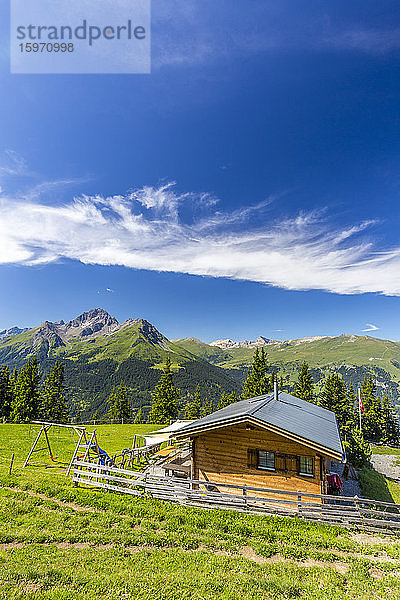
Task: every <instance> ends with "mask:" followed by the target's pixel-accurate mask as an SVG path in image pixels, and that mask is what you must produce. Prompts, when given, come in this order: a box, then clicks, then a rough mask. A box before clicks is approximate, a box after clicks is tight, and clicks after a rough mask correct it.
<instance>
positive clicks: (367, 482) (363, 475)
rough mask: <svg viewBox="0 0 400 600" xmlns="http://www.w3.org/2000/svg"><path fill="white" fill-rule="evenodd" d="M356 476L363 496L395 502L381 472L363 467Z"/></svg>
mask: <svg viewBox="0 0 400 600" xmlns="http://www.w3.org/2000/svg"><path fill="white" fill-rule="evenodd" d="M358 476H359V479H360V488H361V493H362V495H363V496H364V497H365V498H369V499H371V500H378V501H380V502H393V503H395V502H396V500H395V499H394V498H393V496H392V493H391V491H390V489H389V485H388V480H387V479H386V478H385V477H384V476H383V475H382V474H381V473H378V471H375V470H374V469H368V468H367V467H363V468H362V469H360V471H359V472H358Z"/></svg>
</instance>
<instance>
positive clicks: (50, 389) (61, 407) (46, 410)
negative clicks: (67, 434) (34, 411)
mask: <svg viewBox="0 0 400 600" xmlns="http://www.w3.org/2000/svg"><path fill="white" fill-rule="evenodd" d="M40 401H41V402H40V414H41V417H42V419H44V420H45V421H53V422H55V423H65V422H66V421H68V409H67V401H66V399H65V386H64V366H63V365H62V364H61V363H59V362H58V361H57V362H56V364H55V365H54V367H53V368H52V369H51V371H50V373H49V374H48V375H47V378H46V380H45V382H44V384H43V387H42V389H41V394H40Z"/></svg>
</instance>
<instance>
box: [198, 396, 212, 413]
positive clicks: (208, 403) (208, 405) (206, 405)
mask: <svg viewBox="0 0 400 600" xmlns="http://www.w3.org/2000/svg"><path fill="white" fill-rule="evenodd" d="M212 412H214V406H213V401H212V400H209V399H208V398H204V400H203V402H202V405H201V412H200V417H206V416H207V415H210V414H211V413H212Z"/></svg>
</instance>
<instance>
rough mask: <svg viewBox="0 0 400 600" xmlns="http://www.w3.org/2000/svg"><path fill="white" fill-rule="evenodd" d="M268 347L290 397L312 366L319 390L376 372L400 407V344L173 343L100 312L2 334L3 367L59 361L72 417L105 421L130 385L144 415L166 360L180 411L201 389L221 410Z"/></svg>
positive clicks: (364, 339)
mask: <svg viewBox="0 0 400 600" xmlns="http://www.w3.org/2000/svg"><path fill="white" fill-rule="evenodd" d="M257 347H264V349H265V351H266V353H267V356H268V362H269V364H270V365H271V370H273V371H275V372H277V373H279V375H282V376H283V379H284V383H285V386H286V389H287V390H288V391H290V390H291V388H292V386H293V383H294V381H295V380H296V379H297V374H298V370H299V368H300V366H301V364H302V362H303V361H307V362H308V364H309V365H310V367H311V371H312V374H313V377H314V381H315V384H316V389H317V390H318V389H319V388H320V387H321V385H322V384H323V381H324V379H325V377H326V375H327V373H328V372H329V371H332V370H334V371H337V372H339V373H340V374H341V375H342V376H343V378H344V380H345V381H346V383H352V385H353V386H354V387H357V385H359V384H360V382H361V381H362V379H363V378H364V376H365V375H367V374H369V373H372V375H373V376H374V378H375V380H376V384H377V389H378V392H379V391H380V392H381V394H382V395H383V394H387V395H388V396H389V397H390V398H391V399H392V400H393V401H394V403H395V404H396V405H398V404H399V403H400V387H399V386H400V342H395V341H390V340H381V339H378V338H373V337H370V336H356V335H350V334H344V335H341V336H337V337H329V336H316V337H309V338H303V339H298V340H287V341H278V340H269V339H267V338H265V337H262V336H260V337H259V338H257V339H256V340H254V341H247V340H246V341H242V342H234V341H232V340H230V339H227V340H217V341H215V342H211V343H210V344H207V343H205V342H202V341H200V340H198V339H196V338H185V339H176V340H168V339H167V338H166V337H165V336H164V335H163V334H162V333H160V332H159V331H158V330H157V329H156V328H155V327H154V326H153V325H152V324H151V323H149V322H148V321H146V320H145V319H128V320H127V321H125V322H124V323H119V322H118V321H117V319H115V318H114V317H111V316H110V315H109V314H108V313H107V312H106V311H105V310H103V309H100V308H97V309H93V310H89V311H88V312H85V313H83V314H82V315H80V316H79V317H76V318H75V319H73V320H71V321H68V322H67V323H65V322H64V321H58V322H56V323H52V322H50V321H45V322H44V323H42V324H41V325H39V326H37V327H34V328H32V329H20V328H18V327H13V328H12V329H8V330H3V331H0V364H7V365H8V366H9V368H10V370H11V369H14V368H15V367H17V368H19V367H21V366H22V365H23V364H25V362H26V361H27V360H28V359H29V358H30V357H32V356H34V355H36V356H37V358H38V362H39V365H40V369H41V371H42V372H45V371H47V370H49V368H50V367H51V366H52V365H53V364H54V363H55V361H56V360H59V361H61V362H62V363H63V365H64V367H65V379H66V384H67V388H68V400H69V404H70V411H71V414H72V415H74V414H76V413H77V412H78V411H79V412H81V411H82V408H83V407H85V408H84V409H83V414H82V416H86V417H89V416H92V415H93V414H94V413H97V414H98V415H100V416H101V415H102V414H104V413H105V412H106V410H107V399H108V397H109V395H110V393H111V390H112V388H113V386H114V385H117V384H118V383H119V382H120V381H121V380H123V381H124V382H125V383H126V385H127V386H128V389H129V393H130V397H131V403H132V407H133V409H134V411H135V410H136V411H137V410H139V408H142V409H143V413H144V415H146V414H147V412H148V410H149V407H150V402H151V391H152V390H153V389H154V387H155V385H156V383H157V381H158V379H159V378H160V376H161V373H162V364H163V362H164V361H165V359H166V357H167V356H169V357H170V359H171V361H172V368H173V370H174V382H175V384H176V386H177V387H178V388H179V389H180V392H181V397H182V406H184V404H185V402H186V401H188V400H189V399H190V398H191V397H192V395H193V393H194V391H195V389H196V386H197V385H199V386H200V390H201V394H202V396H203V397H207V398H208V399H209V400H212V401H213V402H214V403H217V401H218V400H219V398H220V397H221V394H222V393H223V392H224V391H225V392H227V393H230V392H232V391H235V392H236V393H240V389H241V384H242V381H243V380H244V378H245V377H246V374H247V369H248V367H249V366H250V364H251V361H252V357H253V355H254V351H255V348H257Z"/></svg>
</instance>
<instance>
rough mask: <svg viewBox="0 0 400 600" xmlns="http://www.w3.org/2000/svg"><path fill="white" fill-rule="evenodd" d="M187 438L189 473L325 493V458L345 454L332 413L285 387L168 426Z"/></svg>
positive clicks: (220, 480)
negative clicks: (194, 418)
mask: <svg viewBox="0 0 400 600" xmlns="http://www.w3.org/2000/svg"><path fill="white" fill-rule="evenodd" d="M174 437H175V438H176V439H178V440H184V439H188V440H190V441H191V443H192V458H191V477H192V479H195V480H202V481H210V482H215V483H229V484H235V485H240V486H243V485H248V486H253V487H264V488H273V489H279V490H288V491H301V492H304V493H315V494H321V493H326V475H327V471H329V469H330V462H331V461H337V462H342V461H344V460H345V454H344V451H343V446H342V441H341V439H340V433H339V428H338V424H337V421H336V417H335V414H334V413H333V412H331V411H329V410H326V409H324V408H321V407H320V406H317V405H316V404H312V403H311V402H306V401H305V400H301V399H300V398H296V397H295V396H292V395H291V394H288V393H286V392H278V389H277V386H275V391H274V392H271V393H269V394H265V395H264V396H259V397H257V398H250V399H248V400H241V401H239V402H235V403H233V404H231V405H229V406H226V407H225V408H222V409H220V410H217V411H216V412H214V413H212V414H210V415H207V416H205V417H203V418H201V419H198V420H196V421H193V422H192V423H189V424H187V425H185V426H184V427H182V428H181V429H179V430H178V431H175V432H174Z"/></svg>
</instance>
